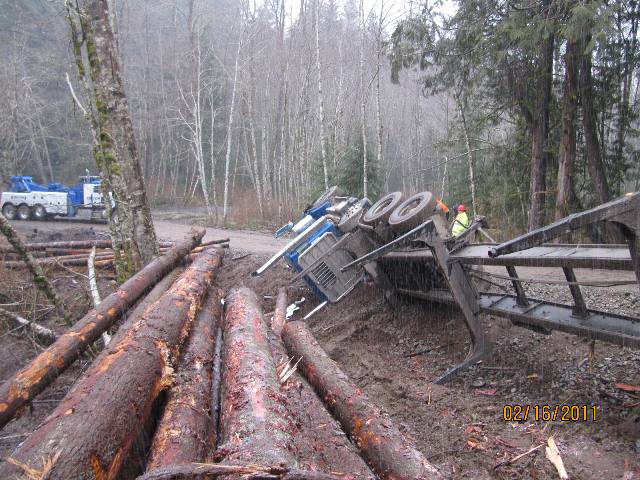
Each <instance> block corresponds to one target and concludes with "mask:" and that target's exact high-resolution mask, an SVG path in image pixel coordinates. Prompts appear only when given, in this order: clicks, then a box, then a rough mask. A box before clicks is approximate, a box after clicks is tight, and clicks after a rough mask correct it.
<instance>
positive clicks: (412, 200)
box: [389, 192, 436, 233]
mask: <svg viewBox="0 0 640 480" xmlns="http://www.w3.org/2000/svg"><path fill="white" fill-rule="evenodd" d="M435 208H436V197H435V196H434V195H433V194H432V193H431V192H420V193H417V194H415V195H414V196H413V197H409V198H407V199H406V200H405V201H404V202H402V203H401V204H400V205H398V207H397V208H396V209H395V210H394V211H393V212H392V213H391V216H390V217H389V225H390V226H391V228H392V229H393V231H394V232H397V233H406V232H408V231H409V230H411V229H412V228H415V227H417V226H418V225H420V224H421V223H423V222H425V221H426V220H427V219H428V218H429V217H431V216H432V215H433V214H434V212H435Z"/></svg>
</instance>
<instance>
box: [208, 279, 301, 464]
mask: <svg viewBox="0 0 640 480" xmlns="http://www.w3.org/2000/svg"><path fill="white" fill-rule="evenodd" d="M223 329H224V346H223V360H222V365H223V373H222V398H221V409H222V411H221V415H220V432H219V433H220V437H221V442H219V450H220V451H223V452H225V453H226V456H225V459H224V461H223V462H222V463H224V464H227V465H233V464H242V463H245V464H246V463H253V464H256V463H257V464H264V465H286V466H287V467H289V468H295V466H296V461H295V455H294V454H293V453H292V452H293V450H294V448H293V441H292V432H295V429H296V427H295V425H294V424H293V422H292V421H291V419H290V418H289V415H288V412H287V410H286V407H285V405H286V402H287V399H286V397H285V396H284V395H283V394H282V393H281V392H280V383H279V381H278V377H277V373H276V367H275V364H274V362H273V358H272V356H271V351H270V350H269V342H268V340H267V326H266V324H265V322H264V320H263V318H262V309H261V308H260V302H259V300H258V297H256V294H255V293H254V292H253V291H252V290H250V289H248V288H240V289H235V290H232V291H231V293H229V295H228V296H227V298H226V300H225V318H224V324H223Z"/></svg>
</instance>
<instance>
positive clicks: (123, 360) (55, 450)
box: [0, 250, 222, 480]
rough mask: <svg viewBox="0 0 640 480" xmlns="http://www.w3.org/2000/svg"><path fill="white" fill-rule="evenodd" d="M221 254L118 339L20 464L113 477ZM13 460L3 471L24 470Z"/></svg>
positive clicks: (83, 479)
mask: <svg viewBox="0 0 640 480" xmlns="http://www.w3.org/2000/svg"><path fill="white" fill-rule="evenodd" d="M221 260H222V254H221V253H219V252H218V251H215V250H207V251H205V252H203V253H202V254H200V255H199V257H198V258H197V260H196V261H195V262H193V264H192V265H191V266H190V267H189V268H187V269H186V270H185V272H184V273H183V274H182V275H181V276H180V277H179V278H178V280H176V282H175V283H174V284H173V285H172V286H171V288H170V289H169V290H168V291H167V292H166V293H165V294H164V295H163V296H162V297H161V298H160V299H159V300H157V301H156V302H155V303H153V304H152V305H150V306H149V307H147V309H146V310H145V311H144V313H143V314H142V316H141V318H140V319H139V320H138V321H136V322H135V323H134V324H133V325H132V327H131V328H130V329H129V330H128V331H127V332H126V334H125V335H123V336H122V337H121V338H120V340H119V341H117V342H116V341H112V342H111V343H110V344H109V346H108V347H107V348H106V349H105V350H103V352H102V353H101V354H100V356H99V357H98V358H97V359H96V361H95V362H94V364H93V365H92V367H91V368H90V369H89V370H88V371H87V372H86V373H85V374H84V375H83V377H82V378H81V379H80V380H79V381H78V382H77V383H76V384H75V386H74V387H73V389H72V390H71V391H70V392H69V393H68V394H67V396H66V397H65V398H64V400H63V401H62V402H61V403H60V404H59V405H58V407H57V408H56V409H55V410H54V411H53V413H52V414H51V415H50V416H49V417H48V418H47V419H46V420H45V421H44V422H43V423H42V425H41V426H40V427H39V428H38V429H37V430H36V431H35V432H34V433H32V434H31V435H30V436H29V437H28V438H27V439H26V440H25V441H24V443H23V444H22V445H20V447H18V449H17V450H16V451H15V452H14V453H13V454H12V456H11V459H12V461H13V463H18V464H23V465H26V466H28V467H30V468H36V469H37V468H41V465H42V461H43V459H52V458H57V461H56V462H55V464H54V465H53V467H52V468H51V470H50V472H49V475H48V477H47V480H67V479H71V478H73V479H76V480H89V479H91V480H94V479H113V478H116V476H117V475H118V473H119V471H120V469H121V467H122V463H123V461H124V459H125V458H127V455H128V453H129V451H130V449H131V447H132V445H133V443H134V441H135V440H136V438H137V437H138V434H139V433H140V431H141V430H142V428H143V426H144V424H145V422H146V420H147V419H148V416H149V414H150V412H151V407H152V406H153V403H154V401H155V400H156V398H157V397H158V395H159V394H160V393H161V392H162V391H163V390H165V389H166V388H168V387H169V386H170V385H171V383H172V381H173V364H172V362H173V360H172V359H173V358H175V357H176V356H177V354H178V351H179V349H180V347H181V344H182V342H183V340H184V338H185V337H186V335H187V333H188V331H189V327H190V325H191V322H192V321H193V320H194V318H195V316H196V314H197V313H198V310H199V308H200V305H201V303H202V300H203V298H204V295H205V292H206V291H207V289H208V288H209V286H210V285H211V282H212V281H213V277H214V273H215V270H216V269H217V268H218V266H219V265H220V263H221ZM10 461H11V460H8V461H7V463H5V465H3V466H2V467H0V478H13V476H14V475H17V474H18V473H21V469H20V468H19V467H16V466H15V465H14V464H10V463H9V462H10Z"/></svg>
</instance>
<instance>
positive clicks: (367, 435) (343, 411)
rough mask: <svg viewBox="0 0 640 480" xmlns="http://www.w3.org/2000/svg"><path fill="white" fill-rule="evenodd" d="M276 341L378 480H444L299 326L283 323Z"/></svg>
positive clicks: (303, 325) (309, 334) (297, 323)
mask: <svg viewBox="0 0 640 480" xmlns="http://www.w3.org/2000/svg"><path fill="white" fill-rule="evenodd" d="M282 339H283V341H284V344H285V346H286V348H287V351H288V352H289V354H290V355H292V356H294V357H295V358H300V357H302V361H301V363H300V365H301V367H302V371H303V372H304V375H305V377H306V378H307V380H308V381H309V383H310V384H311V385H313V387H314V388H315V390H316V392H317V393H318V395H319V396H320V398H321V399H322V400H323V401H324V403H325V405H326V406H327V408H328V409H329V410H330V411H331V412H332V413H333V414H334V415H335V417H336V418H337V419H338V421H339V422H340V423H341V424H342V427H343V428H344V429H345V431H346V432H347V433H348V434H349V435H350V436H351V438H352V439H353V440H354V442H355V444H356V446H357V447H358V448H359V449H360V451H361V453H362V455H363V457H364V458H365V460H366V461H367V463H368V464H369V466H371V468H372V469H373V471H374V472H375V473H376V474H377V475H379V476H380V478H381V479H383V480H427V479H429V480H431V479H442V478H444V477H443V476H442V474H441V473H440V472H439V471H438V470H437V469H436V468H435V467H434V466H433V465H431V464H430V463H429V462H428V461H427V459H426V458H425V457H424V456H423V455H422V453H420V452H419V451H418V449H417V448H416V447H415V445H414V444H413V442H412V441H411V440H409V439H408V438H407V437H406V436H405V435H403V434H402V433H401V432H400V430H399V429H398V427H396V426H395V424H394V423H393V422H392V421H391V419H390V418H389V416H388V415H387V414H385V413H384V412H383V411H382V410H381V409H380V408H378V407H377V406H375V405H373V404H372V403H371V401H370V400H369V399H368V398H367V396H366V395H365V394H364V393H363V392H362V390H360V389H359V388H358V387H357V386H356V385H354V384H353V383H352V382H351V380H349V378H348V377H347V376H346V375H345V374H344V372H342V371H341V370H340V369H339V368H338V366H337V365H336V363H335V362H334V361H333V360H331V358H329V356H328V355H327V354H326V353H325V352H324V350H323V349H322V347H321V346H320V345H319V344H318V342H317V341H316V340H315V338H314V337H313V335H312V334H311V332H310V331H309V329H308V328H307V326H306V325H305V324H304V323H303V322H299V321H298V322H290V323H287V324H286V326H285V327H284V329H283V331H282Z"/></svg>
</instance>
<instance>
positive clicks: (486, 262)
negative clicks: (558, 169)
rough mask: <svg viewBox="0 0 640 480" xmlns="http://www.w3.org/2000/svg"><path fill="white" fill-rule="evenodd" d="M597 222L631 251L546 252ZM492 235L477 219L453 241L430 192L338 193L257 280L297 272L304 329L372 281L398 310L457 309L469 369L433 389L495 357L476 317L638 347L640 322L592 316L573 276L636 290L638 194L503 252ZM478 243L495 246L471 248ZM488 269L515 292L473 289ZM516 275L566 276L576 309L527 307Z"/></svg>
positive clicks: (293, 227) (562, 247)
mask: <svg viewBox="0 0 640 480" xmlns="http://www.w3.org/2000/svg"><path fill="white" fill-rule="evenodd" d="M595 222H611V223H613V224H616V225H617V226H618V228H619V230H620V231H621V232H622V234H623V235H624V237H625V239H626V242H627V243H626V244H622V245H590V244H580V245H578V244H560V243H549V242H551V241H553V240H554V239H557V238H558V237H560V236H562V235H565V234H566V233H568V232H570V231H572V230H576V229H579V228H582V227H585V226H587V225H589V224H592V223H595ZM486 227H487V226H486V221H485V219H484V218H483V217H481V216H475V217H474V218H473V220H472V222H471V225H470V226H469V228H468V229H467V230H466V231H465V232H464V233H462V234H461V235H458V236H452V235H451V233H450V231H449V229H448V225H447V221H446V219H445V216H444V214H443V212H441V211H440V210H439V209H438V204H437V201H436V198H435V196H434V195H433V194H432V193H430V192H421V193H418V194H416V195H413V196H411V197H409V198H406V199H405V198H404V195H403V194H402V193H401V192H393V193H390V194H387V195H385V196H383V197H382V198H380V199H379V200H378V201H377V202H375V203H374V204H373V205H371V202H370V201H369V200H368V199H366V198H364V199H358V198H354V197H348V196H343V195H342V192H340V190H339V189H338V188H337V187H332V188H330V189H329V190H327V191H326V192H325V193H324V194H323V195H322V196H320V197H319V198H318V199H317V200H316V201H315V202H314V203H313V204H312V205H311V206H310V207H309V208H308V209H307V210H305V212H304V214H303V217H302V219H301V220H300V221H299V222H297V223H295V224H294V223H293V222H290V223H289V224H287V225H285V226H283V227H282V228H280V229H279V230H278V231H277V232H276V233H275V235H276V236H281V235H284V234H286V233H287V232H293V233H294V234H295V237H294V238H293V240H291V241H290V242H289V243H288V244H287V245H286V246H285V247H284V248H282V250H280V251H279V252H278V253H276V254H275V255H274V256H273V257H271V258H270V259H269V260H268V261H267V262H266V263H265V264H264V265H262V266H261V267H260V268H259V269H258V270H256V271H255V272H253V275H254V276H255V275H261V274H262V273H264V272H265V271H266V270H267V269H268V268H270V267H271V266H272V265H274V264H275V263H276V262H277V261H278V260H279V259H281V258H284V259H285V261H286V262H287V263H288V264H289V265H290V266H291V267H292V268H293V269H294V270H295V271H296V272H297V273H296V275H295V276H294V277H293V279H292V280H291V283H293V282H295V281H297V280H299V279H300V278H303V279H304V280H305V282H306V283H307V284H308V285H309V287H310V288H311V289H312V290H313V291H314V292H315V294H316V295H317V296H318V297H319V299H320V304H319V305H318V306H317V307H316V308H314V309H313V310H312V311H311V312H309V314H307V316H306V317H305V319H306V318H309V317H310V316H311V315H313V314H314V313H316V312H317V311H318V310H320V309H321V308H323V307H325V306H326V305H328V304H330V303H336V302H339V301H340V300H342V299H343V298H344V297H345V296H346V295H348V294H349V293H350V292H351V291H352V290H353V289H354V288H355V286H356V285H357V284H358V283H359V282H361V281H363V280H365V279H366V280H368V281H371V280H372V281H374V282H375V283H376V284H377V285H378V286H379V287H380V288H381V290H382V291H383V292H384V296H385V298H386V299H387V300H388V301H390V302H392V303H393V302H394V301H396V300H397V298H398V296H410V297H415V298H419V299H423V300H425V301H430V302H439V303H446V304H450V305H455V306H457V307H458V308H459V309H460V310H461V311H462V313H463V317H464V321H465V325H466V327H467V329H468V331H469V334H470V339H471V347H470V350H469V353H468V355H467V357H466V358H465V360H464V361H463V362H462V363H461V364H459V365H457V366H454V367H453V368H451V369H450V370H448V371H447V372H445V373H444V374H443V375H442V376H440V377H439V378H438V379H436V380H435V383H443V382H445V381H447V380H448V379H450V378H451V377H452V376H453V375H455V374H456V373H458V372H460V371H462V370H464V369H466V368H468V367H469V366H471V365H473V364H475V363H476V362H478V361H479V360H481V359H482V358H483V357H485V356H486V355H487V354H488V353H489V351H490V348H491V346H490V342H489V339H488V337H487V335H486V334H485V332H484V329H483V327H482V325H481V322H480V313H485V314H490V315H495V316H500V317H504V318H507V319H509V320H511V322H513V323H514V324H515V325H518V326H520V327H524V328H528V329H530V330H533V331H535V332H538V333H543V334H550V333H551V331H552V330H560V331H564V332H569V333H572V334H576V335H579V336H582V337H586V338H589V339H599V340H603V341H607V342H610V343H614V344H618V345H621V346H627V347H632V348H639V347H640V318H637V317H631V316H626V315H620V314H615V313H608V312H600V311H596V310H592V309H590V308H588V307H587V305H586V303H585V300H584V297H583V295H582V292H581V290H580V282H578V281H577V280H576V277H575V273H574V268H590V269H593V268H600V269H609V270H630V271H634V272H635V277H636V282H638V281H640V261H639V260H640V258H639V257H640V192H639V193H632V194H627V195H625V196H623V197H620V198H618V199H616V200H613V201H611V202H608V203H605V204H603V205H600V206H597V207H595V208H593V209H590V210H587V211H584V212H579V213H575V214H572V215H569V216H568V217H565V218H563V219H561V220H558V221H556V222H554V223H552V224H550V225H548V226H545V227H542V228H539V229H537V230H534V231H531V232H529V233H526V234H524V235H521V236H519V237H517V238H514V239H512V240H509V241H507V242H504V243H497V242H494V241H493V240H492V239H491V237H490V236H489V235H488V233H487V232H486V231H485V228H486ZM477 235H483V236H485V237H486V238H488V239H489V242H487V243H474V239H475V238H476V236H477ZM483 266H500V267H504V268H505V269H506V270H505V274H506V275H505V276H504V277H501V278H504V279H507V280H509V281H510V283H511V285H512V288H513V292H512V293H504V294H503V293H492V292H489V291H483V289H482V282H478V281H477V279H478V277H479V276H480V275H481V273H482V272H481V271H480V270H481V269H482V268H484V267H483ZM518 266H526V267H541V268H542V267H545V268H549V267H555V268H559V269H562V271H563V273H564V276H565V278H566V283H565V284H566V285H567V287H568V288H569V290H570V293H571V296H572V299H573V305H564V304H558V303H553V302H550V301H547V300H541V299H533V298H529V297H528V296H527V295H526V293H525V290H524V288H523V286H522V283H523V280H522V279H520V278H519V277H518V273H517V270H516V267H518ZM590 283H595V284H597V283H598V282H590ZM600 283H602V282H600ZM609 283H611V282H609Z"/></svg>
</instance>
